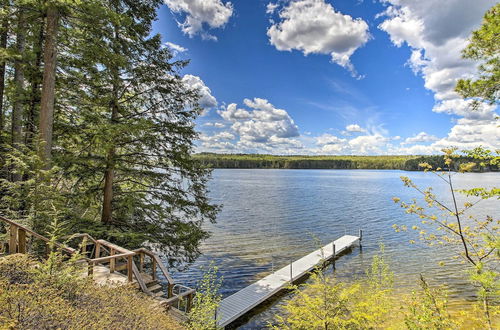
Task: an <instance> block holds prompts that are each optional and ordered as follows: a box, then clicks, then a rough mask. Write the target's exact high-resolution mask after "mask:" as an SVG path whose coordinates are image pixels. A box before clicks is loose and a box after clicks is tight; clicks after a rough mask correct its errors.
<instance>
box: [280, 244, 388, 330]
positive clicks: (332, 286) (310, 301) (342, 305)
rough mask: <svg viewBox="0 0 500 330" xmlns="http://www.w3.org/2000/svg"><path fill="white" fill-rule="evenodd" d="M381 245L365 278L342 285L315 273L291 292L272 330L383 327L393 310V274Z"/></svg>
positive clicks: (332, 278)
mask: <svg viewBox="0 0 500 330" xmlns="http://www.w3.org/2000/svg"><path fill="white" fill-rule="evenodd" d="M383 249H384V247H383V245H381V251H380V254H379V255H378V256H375V257H374V258H373V261H372V265H371V268H370V269H369V270H368V271H367V276H366V278H364V279H360V280H357V281H354V282H353V283H349V284H346V283H342V282H339V281H338V280H336V279H335V278H334V277H331V276H330V277H328V276H325V274H324V273H323V272H322V271H321V270H318V271H317V272H315V273H313V275H312V276H311V279H310V281H309V283H306V284H304V285H302V286H300V287H295V288H294V290H293V298H292V299H291V300H290V301H289V302H288V303H287V304H286V305H285V307H284V309H285V312H286V315H285V316H284V317H282V316H277V317H276V323H277V324H276V325H274V326H273V328H275V329H373V328H377V327H380V326H382V324H383V323H384V321H385V319H386V318H387V316H388V313H389V312H390V311H391V309H392V301H391V299H390V294H391V292H392V283H393V280H392V279H393V274H392V273H391V271H390V270H389V267H388V265H387V263H386V261H385V259H384V256H383Z"/></svg>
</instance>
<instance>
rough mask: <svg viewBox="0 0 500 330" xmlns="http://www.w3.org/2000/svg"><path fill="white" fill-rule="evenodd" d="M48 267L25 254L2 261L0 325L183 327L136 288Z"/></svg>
mask: <svg viewBox="0 0 500 330" xmlns="http://www.w3.org/2000/svg"><path fill="white" fill-rule="evenodd" d="M44 266H45V265H44V263H40V262H38V261H35V260H32V259H30V258H29V257H27V256H24V255H11V256H7V257H4V258H1V259H0V329H180V328H181V327H180V326H179V325H178V324H177V323H176V322H175V321H173V320H172V318H171V317H170V316H169V315H167V314H166V313H165V311H164V309H163V308H162V307H160V306H159V305H158V304H157V303H156V301H155V300H154V299H152V298H150V297H147V296H146V295H144V294H142V293H140V292H138V291H137V290H136V289H135V288H134V287H133V286H123V287H107V286H98V285H96V284H95V283H94V282H93V281H92V280H90V279H88V278H82V277H80V276H78V273H74V274H73V275H74V276H66V275H64V276H59V275H60V274H61V272H63V271H64V270H65V266H62V268H61V269H60V270H59V271H57V272H53V273H52V274H51V275H47V273H44ZM52 270H53V269H52Z"/></svg>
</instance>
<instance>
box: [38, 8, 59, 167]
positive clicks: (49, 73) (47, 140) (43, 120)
mask: <svg viewBox="0 0 500 330" xmlns="http://www.w3.org/2000/svg"><path fill="white" fill-rule="evenodd" d="M58 28H59V10H58V9H57V8H56V7H55V6H50V7H49V8H48V9H47V27H46V32H45V47H44V54H43V62H44V69H43V81H42V96H41V101H40V123H39V132H40V142H41V143H43V145H42V146H41V148H40V156H41V158H42V159H43V161H44V162H45V166H46V167H47V168H49V167H50V161H51V156H52V125H53V120H54V102H55V82H56V60H57V31H58Z"/></svg>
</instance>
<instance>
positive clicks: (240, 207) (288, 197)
mask: <svg viewBox="0 0 500 330" xmlns="http://www.w3.org/2000/svg"><path fill="white" fill-rule="evenodd" d="M402 175H404V176H408V177H410V178H411V179H412V180H414V182H415V183H417V184H418V185H420V186H422V187H428V186H432V187H434V191H435V193H436V194H437V195H438V196H441V195H442V196H445V197H443V199H444V200H446V201H447V202H449V201H450V200H449V199H448V197H449V193H448V192H449V190H447V186H446V184H445V183H444V182H443V181H442V180H441V179H440V178H438V177H437V176H435V175H433V174H432V173H423V172H404V171H389V170H380V171H379V170H271V169H260V170H247V169H245V170H239V169H218V170H214V172H213V179H212V180H211V182H210V196H211V198H212V200H213V202H215V203H218V204H223V209H222V212H221V213H220V214H219V216H218V220H217V223H216V224H207V225H206V227H207V229H208V230H209V231H210V232H211V233H212V237H211V238H209V239H208V240H207V241H205V242H204V243H203V246H202V247H201V250H202V252H203V255H202V256H201V257H200V258H199V259H198V260H197V261H196V262H195V263H193V264H192V265H190V267H189V269H188V270H187V271H184V272H182V273H176V274H174V277H175V278H176V280H178V281H179V282H181V283H186V284H187V285H190V286H195V285H196V281H197V280H199V279H200V277H201V276H202V271H200V267H207V266H208V265H209V263H210V262H214V264H215V265H217V266H218V268H219V272H220V275H221V276H222V277H223V285H222V289H221V292H222V294H223V296H224V297H225V296H228V295H230V294H232V293H234V292H236V291H238V290H240V289H242V288H243V287H245V286H247V285H249V284H251V283H252V282H254V281H256V280H258V279H261V278H262V277H264V276H266V275H268V274H269V273H271V272H272V270H273V269H275V270H277V269H279V268H280V267H283V266H284V265H286V264H288V263H290V261H292V260H295V259H298V258H300V257H302V256H304V255H306V254H308V253H310V252H311V251H313V250H315V249H317V247H318V244H319V243H318V240H319V241H320V242H321V244H322V245H324V244H327V243H329V242H331V241H333V240H335V239H337V238H339V237H340V236H342V235H344V234H345V233H347V234H357V233H358V230H359V229H360V228H361V229H362V230H363V244H362V249H359V248H358V247H356V248H354V249H353V251H352V252H351V253H349V254H347V255H344V256H342V257H341V258H340V259H339V260H337V262H336V270H335V276H337V277H339V278H341V279H344V280H349V279H351V278H355V277H357V276H362V275H363V274H364V272H365V270H366V267H367V266H369V265H370V263H371V257H372V256H373V255H374V254H375V253H377V252H378V245H379V243H381V242H382V243H384V244H385V251H386V257H387V259H388V261H389V263H390V265H391V267H392V270H393V271H394V273H395V279H396V286H397V289H398V290H401V291H409V290H410V289H411V288H413V287H415V285H417V283H418V282H417V281H418V275H419V274H423V275H424V276H425V277H426V278H427V279H428V280H429V281H430V282H431V283H435V284H448V286H449V290H450V293H451V297H450V298H451V299H452V300H455V301H462V303H463V301H464V299H465V300H467V299H471V298H472V297H473V296H474V291H473V290H472V289H471V288H470V285H469V284H468V282H467V280H466V276H465V275H464V274H463V272H461V269H462V268H461V267H460V266H459V265H457V261H454V260H453V259H451V258H450V255H451V254H450V252H449V251H448V250H446V249H443V248H438V247H428V246H426V245H423V244H420V243H417V244H413V245H412V244H409V241H410V240H411V239H415V238H416V236H415V235H414V233H411V232H405V233H396V232H395V231H394V229H393V228H392V225H393V224H395V223H397V224H405V225H407V226H408V227H411V226H412V225H414V224H419V219H417V218H416V217H415V216H412V215H407V214H405V213H404V211H403V210H402V209H401V208H400V207H399V206H398V205H396V204H394V202H393V201H392V200H391V199H392V197H394V196H398V197H400V198H401V199H402V200H407V201H410V199H411V198H414V197H418V193H417V192H416V191H414V190H411V189H409V188H405V187H403V185H402V183H401V180H400V176H402ZM454 183H455V188H457V189H463V188H471V187H494V186H497V187H498V186H499V183H500V174H499V173H481V174H476V173H467V174H455V175H454ZM464 201H465V200H464V199H462V200H461V202H464ZM495 203H496V204H495ZM471 213H473V214H475V215H481V216H484V215H486V214H490V215H497V214H498V201H482V202H480V203H479V204H478V205H477V206H476V207H475V208H473V209H472V210H471ZM440 260H445V261H446V262H447V264H448V265H449V266H448V267H441V266H439V265H438V261H440ZM328 271H329V272H330V273H333V271H332V270H331V269H330V270H328ZM286 299H287V297H286V296H285V297H282V298H281V299H278V300H276V301H274V302H273V303H271V304H268V306H266V308H261V310H260V311H259V313H256V315H254V316H252V317H251V318H249V319H248V320H247V322H246V323H245V324H243V325H242V326H241V329H260V328H263V327H265V325H266V324H267V322H268V321H272V318H273V314H276V313H279V312H280V306H281V305H282V304H283V301H286Z"/></svg>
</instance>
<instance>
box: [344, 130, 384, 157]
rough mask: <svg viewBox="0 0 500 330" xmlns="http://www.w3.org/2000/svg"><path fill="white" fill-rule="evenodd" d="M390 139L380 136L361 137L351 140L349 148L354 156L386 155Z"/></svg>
mask: <svg viewBox="0 0 500 330" xmlns="http://www.w3.org/2000/svg"><path fill="white" fill-rule="evenodd" d="M389 141H390V139H389V138H387V137H385V136H382V135H380V134H373V135H361V136H358V137H355V138H354V139H352V140H349V143H348V145H349V148H350V151H351V153H352V154H360V155H369V154H384V153H386V148H384V147H386V146H387V143H388V142H389Z"/></svg>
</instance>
